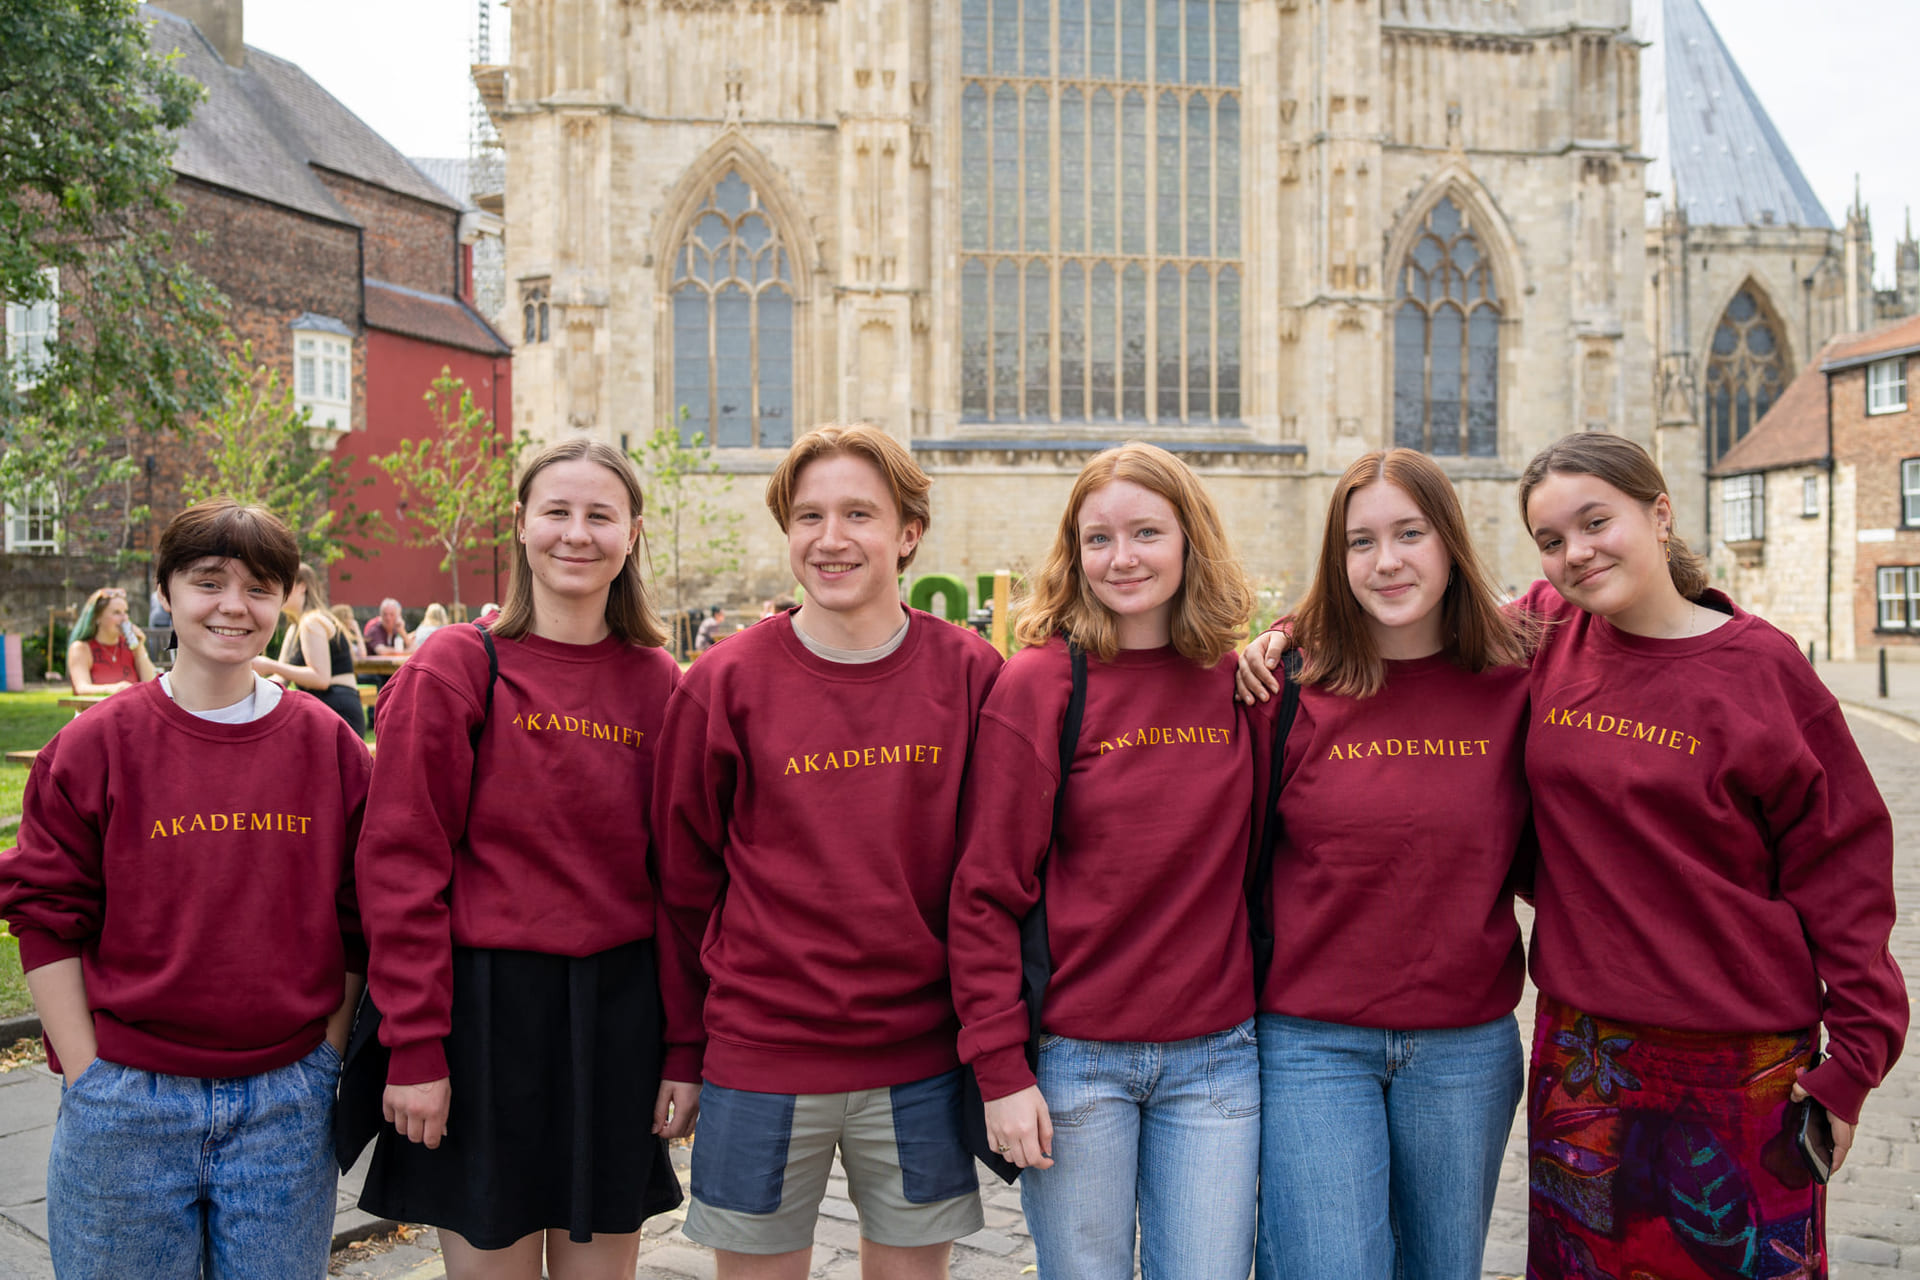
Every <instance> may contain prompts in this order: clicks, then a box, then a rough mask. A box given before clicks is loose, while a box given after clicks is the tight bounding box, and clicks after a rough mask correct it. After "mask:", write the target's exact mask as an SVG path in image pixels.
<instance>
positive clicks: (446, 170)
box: [407, 156, 474, 209]
mask: <svg viewBox="0 0 1920 1280" xmlns="http://www.w3.org/2000/svg"><path fill="white" fill-rule="evenodd" d="M407 160H408V161H409V162H410V163H411V164H412V165H413V167H414V168H416V169H418V170H419V171H420V172H422V173H424V174H426V175H427V177H428V178H430V179H432V181H433V185H434V186H436V187H439V188H440V189H441V190H442V191H444V192H446V193H447V194H448V195H450V196H452V197H453V198H454V199H455V200H458V201H459V202H460V206H461V207H462V208H464V209H471V208H473V207H474V204H473V198H472V196H471V195H469V194H468V193H469V191H470V190H471V186H470V184H469V183H468V181H467V158H466V157H465V156H459V157H445V156H408V157H407Z"/></svg>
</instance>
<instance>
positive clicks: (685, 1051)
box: [660, 1044, 707, 1084]
mask: <svg viewBox="0 0 1920 1280" xmlns="http://www.w3.org/2000/svg"><path fill="white" fill-rule="evenodd" d="M706 1056H707V1054H706V1046H705V1045H698V1044H670V1045H668V1046H667V1053H666V1058H665V1060H664V1061H663V1062H662V1063H661V1065H660V1078H661V1079H662V1080H673V1081H676V1082H678V1083H680V1084H699V1083H700V1068H701V1065H702V1063H703V1062H704V1060H705V1058H706Z"/></svg>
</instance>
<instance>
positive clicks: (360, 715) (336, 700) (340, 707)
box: [307, 684, 367, 738]
mask: <svg viewBox="0 0 1920 1280" xmlns="http://www.w3.org/2000/svg"><path fill="white" fill-rule="evenodd" d="M307 692H308V693H311V694H312V695H313V696H314V697H316V698H318V699H320V701H322V702H324V703H326V704H327V705H328V706H330V707H332V708H333V710H334V714H335V715H337V716H339V717H340V718H341V719H342V720H345V721H346V722H347V727H348V728H349V729H352V730H353V731H354V732H355V733H357V734H359V735H360V736H361V737H363V738H364V737H366V736H367V709H366V708H365V707H363V706H361V705H360V689H359V687H358V686H357V685H345V684H330V685H328V686H327V687H326V688H324V689H309V690H307Z"/></svg>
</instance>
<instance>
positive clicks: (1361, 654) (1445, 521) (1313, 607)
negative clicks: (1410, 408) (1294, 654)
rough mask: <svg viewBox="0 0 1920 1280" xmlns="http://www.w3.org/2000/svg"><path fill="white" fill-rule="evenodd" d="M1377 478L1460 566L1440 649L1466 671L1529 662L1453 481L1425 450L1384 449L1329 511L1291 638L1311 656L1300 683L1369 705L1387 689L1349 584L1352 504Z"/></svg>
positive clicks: (1337, 491) (1364, 461)
mask: <svg viewBox="0 0 1920 1280" xmlns="http://www.w3.org/2000/svg"><path fill="white" fill-rule="evenodd" d="M1378 480H1384V481H1386V482H1387V483H1388V484H1391V485H1393V486H1394V487H1395V488H1397V489H1399V490H1400V491H1401V492H1403V493H1405V494H1406V495H1407V496H1408V497H1409V498H1412V499H1413V503H1414V505H1415V506H1417V507H1419V508H1420V514H1421V515H1423V516H1425V517H1426V518H1427V520H1428V522H1429V523H1430V524H1432V526H1433V532H1434V534H1435V535H1436V536H1437V537H1438V538H1439V539H1440V541H1441V543H1442V545H1444V546H1445V547H1446V549H1447V558H1448V559H1449V560H1451V561H1452V562H1453V572H1452V573H1451V574H1450V575H1449V576H1448V579H1447V590H1446V594H1445V595H1444V596H1443V597H1442V598H1441V601H1440V610H1441V635H1442V637H1443V639H1442V644H1443V648H1442V650H1441V652H1443V653H1445V654H1446V655H1447V657H1448V658H1449V659H1451V660H1452V661H1453V662H1454V663H1456V664H1457V665H1459V666H1461V667H1464V668H1466V669H1467V670H1468V671H1485V670H1486V669H1487V668H1489V667H1500V666H1510V665H1513V664H1517V663H1521V662H1525V661H1526V660H1527V639H1526V632H1525V629H1524V628H1523V627H1522V626H1521V625H1520V624H1518V623H1517V622H1515V620H1514V619H1513V618H1511V617H1510V616H1509V615H1508V614H1507V613H1506V612H1505V611H1504V610H1503V609H1501V607H1500V602H1499V599H1498V597H1496V596H1495V595H1494V591H1493V585H1492V584H1493V579H1492V576H1491V575H1490V574H1488V572H1487V569H1486V566H1485V565H1484V564H1482V563H1481V561H1480V555H1479V553H1478V552H1477V551H1475V550H1474V548H1473V539H1472V538H1471V537H1470V536H1469V535H1468V533H1467V521H1466V517H1465V516H1464V515H1462V514H1461V511H1460V499H1459V497H1458V495H1456V494H1455V493H1454V491H1453V482H1452V481H1450V480H1448V479H1447V474H1446V472H1444V471H1442V470H1441V469H1440V467H1439V465H1438V464H1437V463H1435V462H1434V461H1433V459H1431V458H1429V457H1427V456H1426V455H1425V454H1424V453H1417V452H1415V451H1414V450H1412V449H1384V450H1376V451H1374V452H1372V453H1369V454H1364V455H1362V456H1361V457H1359V458H1356V459H1355V460H1354V462H1353V465H1352V466H1350V467H1348V468H1347V470H1346V473H1345V474H1344V475H1342V476H1341V477H1340V482H1339V483H1338V484H1336V485H1335V486H1334V488H1333V500H1332V501H1331V502H1329V503H1328V504H1327V525H1326V530H1325V532H1323V533H1322V534H1321V537H1320V561H1319V564H1318V566H1317V567H1316V568H1315V570H1314V575H1313V585H1312V586H1311V587H1309V588H1308V589H1307V594H1306V598H1305V599H1304V600H1302V601H1301V602H1300V607H1299V608H1298V609H1296V610H1295V611H1294V615H1293V638H1294V641H1295V642H1296V643H1297V644H1299V646H1300V647H1301V649H1302V650H1303V651H1304V652H1305V654H1306V666H1305V667H1304V668H1303V669H1302V670H1301V672H1300V682H1301V683H1302V684H1321V685H1325V686H1326V687H1327V689H1328V691H1329V692H1332V693H1337V694H1340V695H1342V696H1344V697H1350V698H1370V697H1372V696H1373V695H1374V694H1376V693H1378V692H1380V689H1381V687H1382V686H1383V685H1385V683H1386V678H1387V677H1386V668H1385V666H1384V665H1382V663H1381V659H1380V650H1379V648H1378V647H1377V646H1375V644H1374V643H1373V632H1372V631H1371V630H1370V629H1369V628H1368V626H1367V615H1366V612H1365V611H1364V610H1363V609H1361V607H1360V602H1359V601H1358V600H1356V599H1354V596H1353V588H1352V587H1351V586H1350V585H1348V582H1347V506H1348V504H1349V503H1350V502H1351V501H1352V499H1353V495H1354V493H1355V492H1356V491H1358V490H1360V489H1364V488H1366V487H1367V486H1368V485H1370V484H1373V483H1374V482H1375V481H1378Z"/></svg>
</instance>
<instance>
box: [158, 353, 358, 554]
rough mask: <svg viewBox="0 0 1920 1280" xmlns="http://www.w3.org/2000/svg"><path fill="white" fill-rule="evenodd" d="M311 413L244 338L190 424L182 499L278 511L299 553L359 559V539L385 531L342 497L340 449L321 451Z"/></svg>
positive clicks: (345, 493)
mask: <svg viewBox="0 0 1920 1280" xmlns="http://www.w3.org/2000/svg"><path fill="white" fill-rule="evenodd" d="M330 434H332V433H331V432H328V431H327V430H326V429H325V428H315V427H314V426H313V424H312V422H311V414H310V413H309V412H308V410H307V409H305V408H304V407H302V406H300V405H298V404H296V403H295V402H294V395H293V388H292V387H291V386H289V385H287V384H285V383H283V382H282V380H281V377H280V372H279V370H277V369H274V368H272V367H270V366H264V365H261V364H259V363H258V362H256V361H255V359H254V355H253V344H252V343H250V342H249V343H245V344H243V345H242V346H241V347H240V349H239V350H238V351H236V352H233V353H231V354H230V355H229V356H228V358H227V380H226V390H225V391H224V393H223V394H222V395H221V397H220V402H219V403H218V404H217V405H215V406H214V407H213V408H212V409H210V410H208V411H207V412H206V413H205V414H203V415H202V416H201V417H200V419H199V420H198V421H197V422H196V423H195V424H194V426H193V437H194V444H195V446H196V447H195V450H194V459H193V462H194V465H193V466H192V467H191V468H190V469H189V472H188V474H187V477H186V478H185V480H184V481H183V482H182V483H181V495H182V496H183V497H184V498H185V499H186V500H187V501H188V502H190V503H191V502H199V501H202V500H203V499H206V498H212V497H218V496H222V495H224V496H226V497H229V498H233V499H234V500H236V501H239V502H252V503H258V504H259V505H260V506H263V507H266V508H267V509H268V510H270V511H272V512H274V513H275V514H277V515H279V516H280V518H281V519H283V520H285V521H286V522H287V524H288V526H289V527H290V528H291V529H292V530H293V532H294V536H295V537H296V538H298V539H299V540H300V557H301V559H303V560H305V561H307V562H308V563H309V564H312V565H315V566H316V567H320V568H324V567H325V566H327V565H330V564H332V563H333V562H334V561H336V560H339V559H342V558H344V557H345V556H347V555H354V556H357V557H360V558H362V559H364V558H366V555H367V552H366V550H365V548H364V547H363V546H361V545H360V543H361V541H362V540H363V539H365V538H367V537H381V536H389V535H388V531H387V530H386V528H385V526H384V524H383V522H382V521H381V520H380V518H379V517H378V516H377V515H375V514H373V513H371V512H363V511H361V510H359V508H358V507H356V506H355V505H354V503H353V501H352V499H351V497H350V496H349V493H350V491H351V490H352V489H357V488H360V487H362V486H364V485H367V484H371V483H372V477H367V478H365V479H363V480H361V481H360V482H359V483H358V484H353V483H351V482H350V481H349V480H348V479H347V473H346V467H345V465H344V463H343V460H342V459H341V458H340V457H339V455H337V454H335V453H331V452H328V450H327V449H326V448H325V437H326V436H328V435H330Z"/></svg>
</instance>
